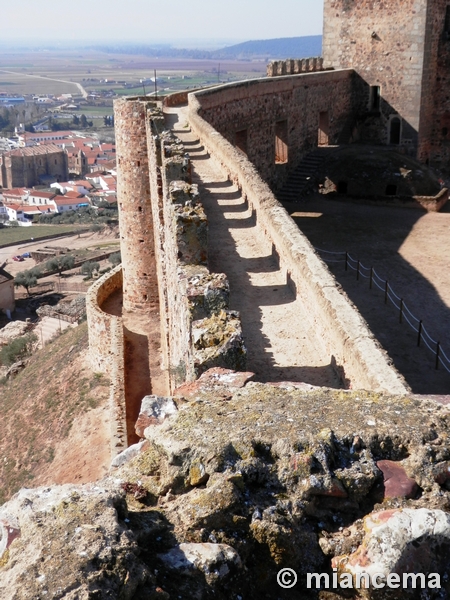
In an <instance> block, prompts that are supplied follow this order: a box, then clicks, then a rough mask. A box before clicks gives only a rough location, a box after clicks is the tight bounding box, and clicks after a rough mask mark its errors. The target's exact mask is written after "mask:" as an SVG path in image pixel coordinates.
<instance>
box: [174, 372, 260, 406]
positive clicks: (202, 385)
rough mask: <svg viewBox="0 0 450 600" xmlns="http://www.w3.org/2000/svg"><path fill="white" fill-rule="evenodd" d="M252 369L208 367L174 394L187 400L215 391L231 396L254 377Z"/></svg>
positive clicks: (219, 394) (223, 395) (215, 392)
mask: <svg viewBox="0 0 450 600" xmlns="http://www.w3.org/2000/svg"><path fill="white" fill-rule="evenodd" d="M254 375H255V374H254V373H251V372H250V371H233V370H232V369H224V368H222V367H214V368H212V369H208V370H207V371H205V372H204V373H202V375H200V377H199V378H198V379H197V380H196V381H193V382H191V383H184V384H183V385H181V386H180V387H178V388H177V389H176V390H174V396H181V397H182V398H184V399H185V400H194V399H195V398H199V397H201V396H205V395H208V394H211V393H214V395H215V396H222V397H224V398H231V396H232V395H233V393H234V392H235V391H236V390H238V389H239V388H242V387H244V385H245V384H246V383H247V382H248V381H249V380H250V379H252V377H254Z"/></svg>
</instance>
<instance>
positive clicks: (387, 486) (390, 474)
mask: <svg viewBox="0 0 450 600" xmlns="http://www.w3.org/2000/svg"><path fill="white" fill-rule="evenodd" d="M377 467H378V468H379V469H380V471H381V472H382V473H383V484H384V498H414V497H415V496H416V495H417V492H418V491H419V486H418V485H417V483H416V482H415V481H414V479H412V478H411V477H408V475H407V474H406V472H405V469H404V468H403V467H402V466H401V464H399V463H397V462H395V461H392V460H379V461H378V462H377Z"/></svg>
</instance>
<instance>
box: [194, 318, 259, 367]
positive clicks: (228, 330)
mask: <svg viewBox="0 0 450 600" xmlns="http://www.w3.org/2000/svg"><path fill="white" fill-rule="evenodd" d="M192 340H193V346H194V367H195V372H196V374H197V376H198V375H201V374H202V373H203V372H204V371H206V370H207V369H211V368H213V367H224V368H228V369H234V370H236V371H245V368H246V364H247V351H246V348H245V345H244V339H243V336H242V326H241V320H240V318H239V313H237V312H236V311H231V310H227V311H225V310H222V311H220V312H219V313H218V314H216V315H212V316H211V317H209V318H207V319H202V320H200V321H194V322H193V323H192Z"/></svg>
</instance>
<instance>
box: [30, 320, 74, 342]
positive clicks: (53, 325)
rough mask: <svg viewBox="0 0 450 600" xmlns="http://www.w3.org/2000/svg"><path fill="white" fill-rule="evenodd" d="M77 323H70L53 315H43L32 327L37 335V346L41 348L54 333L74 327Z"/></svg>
mask: <svg viewBox="0 0 450 600" xmlns="http://www.w3.org/2000/svg"><path fill="white" fill-rule="evenodd" d="M76 326H77V323H75V324H74V325H71V324H70V323H68V322H67V321H63V320H62V319H61V320H60V319H55V318H54V317H43V318H42V319H41V320H40V321H39V323H38V324H37V326H36V327H35V329H34V332H33V333H34V334H35V335H37V338H38V343H39V348H42V347H43V346H45V344H47V343H48V342H49V341H50V340H51V339H52V338H53V337H54V336H55V335H57V334H59V333H60V332H61V331H64V329H67V328H68V327H76Z"/></svg>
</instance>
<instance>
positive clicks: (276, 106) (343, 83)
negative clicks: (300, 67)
mask: <svg viewBox="0 0 450 600" xmlns="http://www.w3.org/2000/svg"><path fill="white" fill-rule="evenodd" d="M353 84H354V73H353V70H351V69H348V70H340V71H324V72H317V73H303V74H300V75H293V76H292V75H291V76H285V77H268V78H263V79H254V80H251V81H242V82H239V83H230V84H226V85H222V86H220V87H216V88H214V89H210V90H203V91H199V92H195V94H196V95H197V97H198V98H201V106H200V107H199V111H200V113H199V114H200V116H201V117H203V118H204V119H205V120H206V121H208V123H210V124H211V125H212V126H213V127H214V128H215V129H216V130H217V131H218V132H219V133H220V134H221V135H222V136H223V137H224V138H225V139H226V140H228V142H229V143H230V144H232V145H233V146H236V147H239V148H240V150H241V152H242V153H243V154H244V155H246V156H247V158H248V159H249V161H250V162H251V163H252V164H253V165H254V166H255V167H256V169H257V170H258V172H259V174H260V175H261V177H263V178H264V180H265V181H267V182H268V183H269V185H270V186H271V188H272V189H274V188H278V187H281V186H282V185H283V183H284V181H285V180H286V178H287V177H288V175H289V173H290V172H292V171H293V170H295V168H296V167H297V165H298V164H300V162H301V161H302V159H303V158H304V157H305V156H306V155H307V154H309V153H310V152H312V151H314V150H315V149H316V148H317V145H318V143H319V123H320V120H321V118H322V119H323V120H324V121H326V127H325V126H324V128H325V129H326V132H324V139H323V140H322V141H321V143H323V144H324V145H326V144H336V143H340V141H342V139H343V137H342V136H344V137H345V135H350V134H349V133H348V132H349V131H351V128H352V126H353V125H354V123H355V112H354V104H355V95H354V85H353ZM190 97H191V96H190ZM346 132H347V133H346ZM242 138H244V139H245V143H242V142H240V139H242ZM344 141H346V140H345V139H344ZM280 145H281V146H283V147H284V156H277V152H278V151H279V147H278V146H280ZM243 146H245V147H243Z"/></svg>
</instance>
